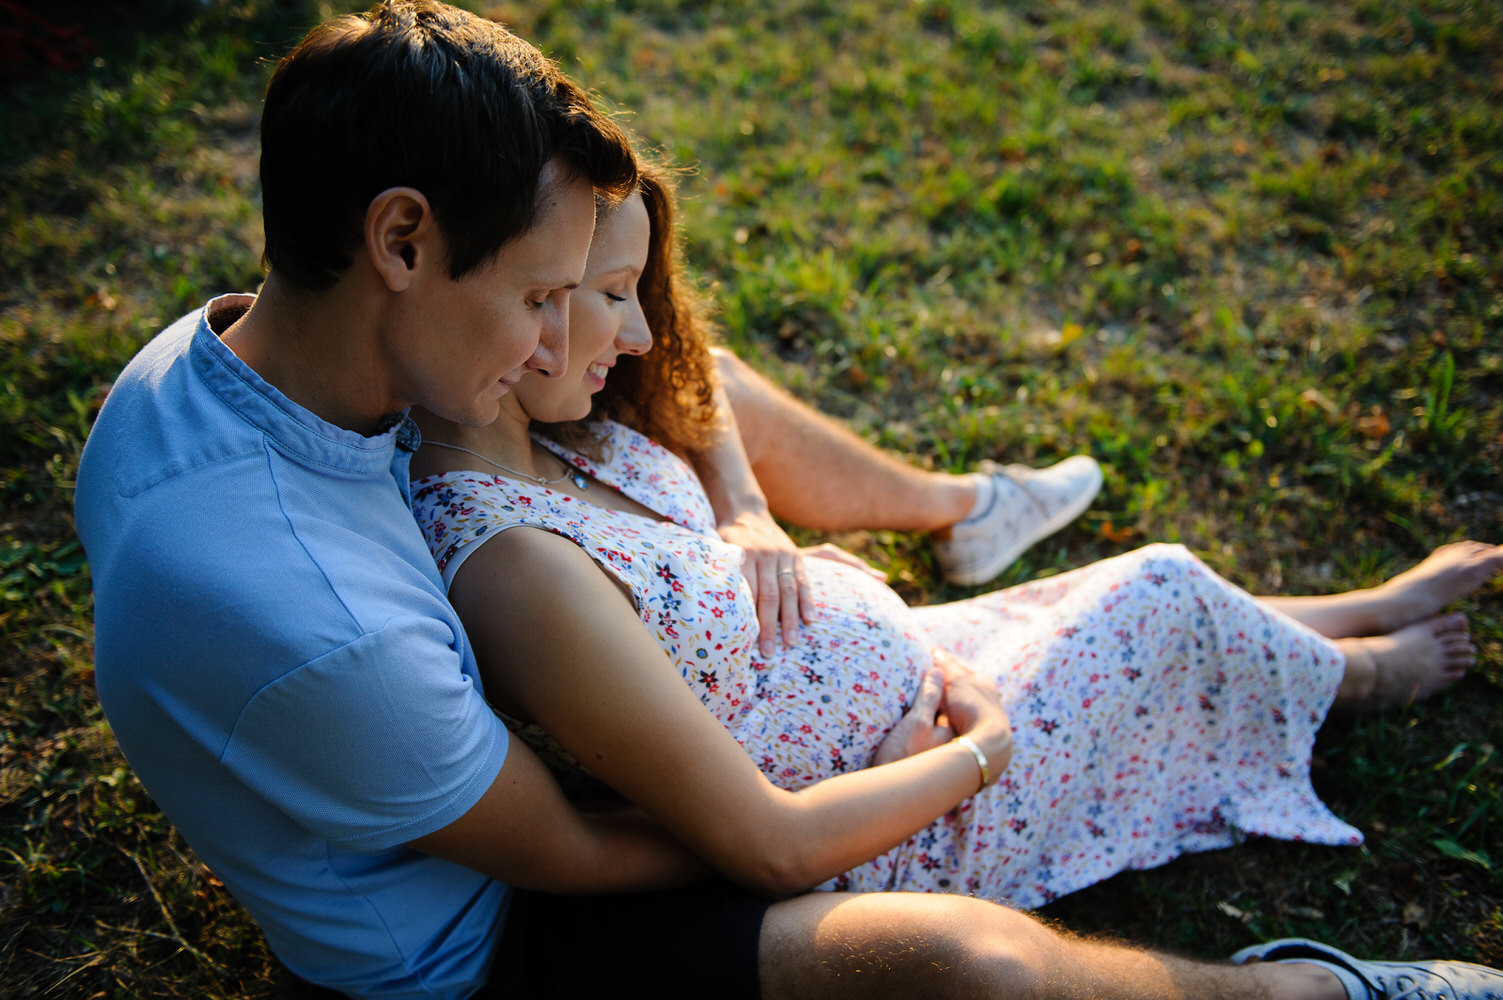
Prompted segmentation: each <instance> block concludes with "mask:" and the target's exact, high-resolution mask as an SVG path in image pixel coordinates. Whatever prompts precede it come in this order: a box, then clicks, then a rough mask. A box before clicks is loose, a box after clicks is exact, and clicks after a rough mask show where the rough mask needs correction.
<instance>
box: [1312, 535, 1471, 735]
mask: <svg viewBox="0 0 1503 1000" xmlns="http://www.w3.org/2000/svg"><path fill="white" fill-rule="evenodd" d="M1422 565H1423V564H1422ZM1336 645H1337V646H1339V647H1340V648H1341V651H1342V652H1343V653H1345V654H1346V672H1345V673H1344V674H1343V675H1342V677H1341V686H1340V687H1339V688H1338V689H1337V691H1336V702H1335V705H1334V706H1333V707H1335V708H1341V709H1348V710H1361V709H1377V708H1391V707H1394V706H1398V705H1407V704H1409V703H1410V702H1412V701H1419V700H1421V699H1424V698H1429V697H1431V696H1432V695H1435V694H1438V693H1440V692H1441V691H1444V690H1445V689H1446V688H1448V687H1450V686H1451V685H1452V684H1455V683H1456V682H1457V681H1459V680H1461V678H1462V677H1464V676H1465V675H1466V672H1467V670H1468V668H1470V667H1471V666H1472V665H1473V664H1474V663H1476V662H1477V647H1476V646H1474V645H1473V644H1472V636H1471V632H1470V631H1469V630H1468V628H1467V621H1466V615H1438V616H1436V617H1434V618H1431V619H1428V620H1426V621H1422V622H1418V623H1416V624H1414V625H1409V626H1406V627H1404V628H1401V629H1399V630H1398V631H1396V632H1391V633H1389V634H1388V635H1380V636H1372V637H1369V638H1362V639H1338V640H1336Z"/></svg>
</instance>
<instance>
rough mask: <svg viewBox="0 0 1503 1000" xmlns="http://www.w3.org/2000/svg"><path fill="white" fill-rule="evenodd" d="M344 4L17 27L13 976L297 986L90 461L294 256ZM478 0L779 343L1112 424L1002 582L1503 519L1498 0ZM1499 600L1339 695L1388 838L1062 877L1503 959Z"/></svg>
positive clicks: (1181, 942)
mask: <svg viewBox="0 0 1503 1000" xmlns="http://www.w3.org/2000/svg"><path fill="white" fill-rule="evenodd" d="M331 8H332V9H335V10H338V9H345V7H344V6H342V5H341V4H331V3H328V2H320V3H305V2H300V0H234V2H231V0H209V2H208V3H206V4H199V3H197V2H184V3H181V4H178V5H176V6H175V7H174V6H173V5H172V4H171V3H152V2H147V0H122V2H121V3H118V4H113V5H109V6H107V7H106V6H104V5H94V4H87V3H84V2H82V0H59V2H58V3H55V4H52V5H49V6H48V7H46V8H45V9H46V13H47V18H48V20H49V22H50V24H51V27H49V26H48V25H43V24H40V23H38V22H36V21H27V22H26V23H24V24H21V23H18V24H17V25H16V26H17V27H19V28H20V29H21V31H22V37H23V41H24V43H25V47H24V48H23V49H22V50H21V52H22V57H21V58H19V59H16V60H11V61H10V62H9V63H8V64H7V65H5V66H3V67H0V71H3V72H4V73H5V74H6V75H5V76H4V77H3V78H0V88H3V93H0V247H3V250H4V254H3V258H0V259H3V261H4V266H3V268H0V420H3V428H4V429H3V431H0V638H3V641H0V995H4V996H7V997H18V998H19V997H74V996H77V997H180V996H187V995H194V996H200V997H207V998H216V997H246V996H249V997H264V996H273V995H277V986H276V975H275V973H274V971H273V966H272V964H271V961H270V958H269V956H268V953H267V951H266V949H265V946H264V943H263V942H262V939H261V936H260V933H259V932H258V931H257V930H256V928H255V927H254V926H253V925H252V924H251V923H250V922H249V920H248V919H247V918H246V917H245V915H244V914H243V912H242V911H241V910H240V909H239V908H238V906H237V905H236V904H235V903H234V902H233V900H231V899H230V898H229V897H228V896H227V894H226V893H225V892H224V891H223V888H222V887H221V886H220V885H219V883H218V882H217V880H215V878H214V877H213V874H212V873H211V872H209V871H208V870H207V869H205V868H204V867H202V866H201V865H200V864H199V863H198V862H197V860H196V859H195V858H194V857H193V855H192V852H191V851H190V850H189V849H188V848H187V846H186V845H185V844H184V843H183V842H182V841H181V839H180V838H178V837H177V836H176V835H175V834H174V833H173V832H172V830H171V828H170V827H169V826H168V825H167V823H166V822H165V821H164V820H163V818H162V816H161V815H160V813H158V812H157V811H156V809H155V806H154V805H153V803H152V801H151V800H150V798H149V797H148V796H147V795H146V794H145V793H144V792H143V791H142V790H141V788H140V787H139V785H137V783H136V781H135V779H134V777H133V776H132V774H131V771H130V769H129V768H128V767H127V766H126V764H125V762H124V761H123V759H122V758H121V757H120V756H119V753H118V751H117V750H116V749H115V746H114V743H113V740H112V738H111V736H110V731H109V728H108V725H107V724H106V723H105V721H104V719H103V718H102V716H101V714H100V712H99V709H98V705H97V703H96V700H95V697H94V690H93V682H92V646H91V638H92V626H91V597H90V590H89V575H88V567H87V565H86V563H85V561H84V558H83V554H82V552H81V550H80V548H79V546H78V544H77V542H76V540H75V539H74V535H73V529H72V522H71V503H72V481H73V476H74V473H75V470H76V467H77V460H78V454H79V449H80V448H81V446H82V444H83V440H84V438H85V436H86V434H87V432H88V428H89V424H90V421H91V419H92V416H93V414H94V412H95V410H96V409H97V407H98V404H99V403H100V401H101V400H102V398H103V396H104V393H105V392H106V389H107V387H108V385H109V383H110V380H111V379H112V378H113V376H114V375H115V373H116V372H117V371H118V370H119V368H120V367H121V366H122V365H123V364H124V362H125V361H126V360H127V359H128V358H129V357H130V355H131V354H132V353H134V351H135V350H136V349H137V348H138V347H139V346H140V345H141V344H142V343H144V342H145V341H146V340H147V339H148V338H149V337H150V336H151V335H152V334H153V333H155V332H156V331H157V330H158V329H160V328H161V327H162V326H164V325H165V324H166V323H167V322H168V321H170V320H171V319H173V318H175V317H176V316H178V315H179V314H181V313H183V312H185V311H187V310H189V309H191V308H194V307H196V306H197V305H199V304H200V303H201V301H202V300H203V299H204V298H206V297H208V296H209V295H211V294H215V293H218V292H222V291H231V290H246V289H253V288H254V287H255V285H256V284H257V282H258V280H259V275H260V270H259V263H258V260H259V254H260V221H259V211H258V205H257V184H256V155H257V136H256V123H257V115H258V102H259V93H260V90H261V88H262V86H263V85H264V81H265V77H266V74H267V72H268V71H269V66H270V63H269V60H274V59H275V58H276V57H277V56H279V55H280V54H282V53H283V52H285V51H286V50H287V49H288V48H289V47H290V45H291V44H292V43H293V42H295V41H296V39H297V38H298V37H300V36H301V34H302V33H303V31H304V30H305V29H306V28H307V27H308V26H309V25H310V24H311V23H313V22H314V21H316V20H319V19H321V18H322V17H324V16H325V15H327V14H328V13H330V12H331ZM480 9H483V10H485V11H486V12H487V13H490V14H492V15H494V16H496V17H498V18H500V19H502V20H504V21H506V22H508V23H509V24H511V25H512V26H513V27H514V28H515V29H516V30H518V31H519V32H520V33H521V34H522V35H524V36H525V37H527V38H529V39H531V40H533V41H535V42H537V43H538V44H539V45H540V46H542V47H543V48H544V49H545V50H547V51H548V52H550V53H551V54H552V55H554V56H555V57H556V58H558V59H559V60H560V61H561V62H562V63H563V64H564V65H565V67H566V68H567V69H569V70H570V72H571V73H573V74H574V75H575V76H576V77H577V78H579V79H581V80H583V81H585V82H586V83H587V84H589V85H590V86H592V87H594V88H596V89H597V90H598V91H599V92H600V93H601V94H602V95H604V96H605V98H606V99H607V100H608V102H609V103H611V104H612V105H613V106H614V107H616V108H618V109H621V110H622V111H623V113H625V112H626V111H627V109H630V117H629V123H630V125H631V127H632V128H633V129H634V130H635V131H636V132H637V133H638V134H639V135H640V136H641V137H642V139H643V140H644V141H645V142H647V143H649V144H651V145H653V146H656V147H659V148H661V149H663V150H664V151H666V152H667V153H668V154H669V155H670V156H672V157H673V158H674V159H675V160H677V161H678V162H681V163H684V164H689V165H693V166H694V167H696V168H697V170H696V172H695V173H694V174H693V175H692V176H691V177H688V178H686V180H685V183H684V192H685V194H686V196H687V201H686V206H685V212H684V215H685V222H686V226H687V230H688V234H689V237H690V255H691V258H692V259H693V261H694V263H695V265H696V267H697V270H698V272H699V274H700V275H701V277H702V278H703V280H704V281H705V282H706V283H707V284H710V285H712V286H713V287H714V288H715V290H716V293H717V297H718V301H719V303H720V305H721V313H720V323H721V326H722V330H723V335H724V339H725V340H726V341H727V342H728V343H729V344H731V345H732V346H734V347H735V348H736V349H737V350H738V351H740V352H741V353H742V354H743V356H745V357H747V358H748V359H749V360H751V361H752V362H753V363H755V364H756V365H757V366H758V367H759V368H761V369H762V370H764V371H766V372H768V373H769V374H771V375H772V376H773V377H775V378H776V379H778V380H780V381H781V382H783V383H784V384H786V385H788V386H790V387H791V388H793V389H794V390H795V391H796V392H797V393H799V394H800V395H802V396H804V397H805V398H807V399H809V400H811V401H814V402H816V403H817V404H818V405H819V406H821V407H822V408H824V409H825V410H827V411H829V412H832V413H835V414H838V415H840V416H842V417H844V418H846V419H848V420H849V421H850V422H851V424H852V425H853V426H855V427H856V428H857V429H858V430H860V431H861V432H862V433H864V434H866V435H867V436H869V437H870V438H871V439H873V440H875V441H878V442H880V443H881V444H883V445H885V446H887V447H890V448H893V449H896V450H900V451H903V452H906V453H908V454H910V455H912V456H914V457H915V460H917V461H920V462H923V463H927V464H932V465H933V466H935V467H943V468H951V469H961V468H964V467H965V466H967V465H968V464H970V463H972V462H974V461H976V460H978V459H981V458H989V457H995V458H1001V459H1004V460H1009V461H1030V462H1040V463H1041V462H1045V461H1049V460H1052V459H1054V458H1056V457H1059V456H1063V455H1065V454H1068V453H1071V452H1078V451H1089V452H1090V453H1092V454H1094V455H1095V456H1096V457H1097V458H1098V459H1100V460H1101V462H1102V463H1103V464H1104V465H1105V466H1106V468H1107V486H1106V489H1105V491H1104V493H1103V494H1102V496H1101V498H1100V499H1099V500H1098V501H1097V503H1096V504H1095V506H1094V507H1093V508H1092V509H1091V511H1090V512H1089V513H1088V514H1087V515H1086V516H1085V517H1084V518H1082V519H1081V520H1080V521H1079V522H1078V523H1077V524H1076V525H1075V526H1073V527H1071V528H1069V529H1068V530H1066V531H1065V532H1063V533H1061V534H1060V535H1058V536H1056V537H1055V538H1053V539H1051V540H1049V541H1047V542H1045V543H1044V544H1042V545H1040V546H1038V547H1037V548H1035V549H1034V550H1032V551H1030V552H1029V553H1028V554H1027V555H1026V556H1025V557H1024V559H1023V560H1022V561H1020V562H1019V563H1018V564H1016V565H1015V566H1013V567H1011V568H1010V569H1009V570H1008V571H1007V572H1006V573H1005V574H1004V575H1003V577H1002V578H1001V580H1000V581H999V583H1001V584H1012V583H1017V582H1021V581H1023V580H1026V579H1029V578H1032V577H1036V576H1039V575H1043V574H1050V573H1055V572H1059V571H1061V570H1063V569H1067V568H1070V567H1073V566H1077V565H1080V564H1082V563H1085V562H1087V561H1090V560H1092V559H1097V558H1100V557H1103V556H1107V555H1111V554H1114V553H1117V552H1121V551H1125V550H1127V549H1129V548H1132V547H1134V546H1136V545H1138V544H1141V543H1142V542H1144V541H1149V540H1167V541H1178V542H1182V543H1184V544H1185V545H1188V546H1189V547H1190V548H1191V549H1193V550H1194V551H1196V552H1197V553H1198V554H1200V555H1201V556H1202V557H1203V558H1205V559H1206V560H1207V561H1208V562H1209V563H1210V564H1211V565H1212V566H1213V567H1214V568H1215V569H1217V570H1218V571H1219V572H1221V573H1223V574H1224V575H1226V576H1227V577H1229V578H1230V579H1232V580H1234V581H1235V582H1237V583H1239V584H1241V585H1243V586H1245V587H1247V588H1249V589H1251V590H1253V591H1254V592H1265V593H1266V592H1290V593H1316V592H1327V591H1332V590H1338V589H1346V588H1349V587H1355V586H1365V585H1369V584H1372V583H1375V582H1377V581H1378V580H1380V579H1382V578H1384V577H1385V576H1388V575H1391V574H1392V573H1394V572H1396V571H1397V570H1399V569H1402V568H1404V567H1406V566H1407V565H1409V564H1411V563H1412V562H1414V561H1416V560H1417V559H1418V558H1420V557H1421V556H1422V555H1423V554H1424V553H1425V552H1426V551H1428V550H1429V549H1430V548H1432V547H1433V546H1435V545H1437V544H1439V543H1441V542H1445V541H1448V540H1452V539H1455V538H1460V537H1468V536H1469V537H1477V538H1485V539H1490V540H1495V541H1496V540H1503V334H1500V330H1503V3H1499V2H1496V0H1492V2H1459V0H1458V2H1452V0H1437V2H1427V3H1414V4H1408V3H1406V4H1393V3H1383V2H1378V0H1361V2H1343V0H1333V2H1331V3H1326V4H1315V3H1309V2H1304V0H1286V2H1273V0H1268V2H1261V0H1223V2H1218V3H1204V2H1171V0H1128V2H1123V3H1120V4H1114V5H1104V4H1091V3H1085V2H1082V0H1052V2H1048V3H1044V2H1040V3H1032V4H1016V5H1010V4H1009V5H1004V4H982V3H973V2H966V0H912V2H904V3H891V4H857V3H850V4H843V3H837V2H834V0H802V2H799V0H763V2H760V3H750V2H727V3H716V4H712V3H707V2H700V0H643V2H623V3H616V4H611V3H607V2H602V0H575V2H572V3H567V4H566V3H562V2H545V0H538V2H531V0H528V2H523V0H516V2H504V3H500V4H496V5H493V6H489V7H484V6H483V7H481V8H480ZM19 16H20V15H17V14H14V13H10V12H5V13H0V28H5V27H7V26H8V25H7V22H6V21H5V20H4V19H5V18H13V19H14V18H18V17H19ZM54 28H56V29H57V30H53V29H54ZM74 28H76V30H69V29H74ZM839 540H840V541H842V542H843V543H845V544H847V545H848V546H850V547H852V548H854V549H855V550H856V551H858V552H860V553H861V554H862V555H864V556H866V557H867V558H869V559H872V560H873V561H875V562H878V563H880V564H882V565H884V566H886V567H887V568H889V569H890V571H891V574H892V579H893V581H894V583H895V585H896V586H897V587H898V588H899V589H900V590H901V591H902V592H903V593H904V595H905V596H907V597H908V598H910V599H911V600H914V601H936V600H944V599H950V598H954V597H958V596H963V595H964V594H965V593H968V592H969V591H961V590H957V589H954V588H946V587H944V586H942V585H940V584H939V583H938V582H937V579H936V576H935V574H934V572H933V567H932V563H931V557H930V555H929V551H928V549H927V547H926V546H925V544H924V542H923V540H922V539H918V538H914V537H911V536H907V535H901V534H892V533H886V532H874V533H870V534H862V535H852V536H848V537H845V538H842V539H839ZM1464 610H1467V611H1468V612H1469V613H1470V614H1471V616H1472V628H1473V631H1474V634H1475V637H1476V640H1477V645H1478V648H1479V657H1480V661H1481V662H1480V666H1479V668H1478V669H1477V670H1476V671H1475V673H1474V675H1473V676H1471V677H1469V678H1468V679H1467V680H1465V681H1464V682H1463V683H1461V684H1460V685H1458V686H1457V687H1456V688H1455V689H1454V690H1453V691H1452V692H1451V693H1449V694H1447V695H1446V696H1444V697H1441V698H1439V699H1437V700H1435V701H1433V702H1431V703H1428V704H1425V705H1423V706H1421V707H1418V708H1415V709H1413V710H1409V711H1391V712H1388V713H1385V714H1383V715H1381V716H1375V717H1366V718H1361V719H1338V720H1333V721H1332V722H1331V723H1329V724H1328V725H1327V726H1326V727H1325V729H1324V730H1323V731H1322V735H1321V738H1320V741H1319V743H1318V745H1317V747H1316V759H1315V777H1316V784H1317V788H1318V789H1319V790H1320V792H1321V794H1322V795H1323V796H1324V797H1325V798H1326V800H1327V801H1328V802H1329V803H1330V805H1331V806H1332V808H1333V809H1334V810H1335V811H1336V812H1337V813H1338V814H1339V815H1341V816H1342V817H1344V818H1345V819H1347V820H1348V821H1350V822H1352V823H1353V824H1355V825H1356V826H1358V827H1359V828H1360V829H1362V830H1363V831H1364V832H1365V833H1366V835H1367V843H1366V845H1365V846H1364V847H1362V848H1359V849H1334V848H1313V847H1308V846H1302V845H1296V844H1284V843H1268V842H1255V843H1248V844H1245V845H1242V846H1240V847H1238V848H1236V849H1234V850H1231V851H1223V852H1217V853H1213V854H1207V855H1200V856H1196V857H1191V858H1186V859H1182V860H1180V861H1178V862H1175V863H1174V864H1171V865H1169V866H1167V867H1165V868H1163V869H1159V870H1155V871H1152V872H1146V873H1129V874H1126V875H1122V876H1119V877H1118V878H1115V879H1113V880H1111V881H1110V882H1108V883H1106V884H1104V885H1101V886H1098V887H1096V888H1093V889H1091V890H1088V891H1085V892H1082V893H1079V894H1077V895H1075V896H1072V897H1069V898H1067V899H1064V900H1061V901H1059V902H1056V903H1054V904H1051V905H1050V906H1049V907H1048V908H1047V909H1046V911H1045V913H1046V915H1048V916H1050V917H1051V918H1054V919H1056V920H1058V921H1060V922H1061V923H1063V924H1064V925H1066V926H1069V927H1073V928H1076V929H1079V930H1084V931H1112V932H1115V933H1118V934H1121V935H1123V936H1126V937H1128V938H1130V939H1133V940H1136V941H1140V942H1144V943H1151V944H1155V945H1160V946H1166V947H1171V948H1175V949H1180V950H1184V951H1187V952H1191V953H1194V954H1201V955H1208V956H1215V955H1222V954H1226V953H1228V952H1230V951H1232V950H1234V949H1236V948H1238V947H1240V946H1242V945H1244V944H1247V943H1249V942H1251V941H1253V940H1254V939H1257V938H1261V937H1267V936H1274V935H1284V934H1300V935H1309V936H1316V937H1323V938H1333V939H1336V940H1339V941H1341V942H1343V943H1344V944H1346V945H1347V946H1348V947H1350V948H1351V949H1352V950H1353V951H1357V952H1366V953H1374V954H1377V953H1384V954H1390V955H1395V956H1423V955H1427V954H1437V953H1445V954H1448V955H1453V956H1457V957H1463V958H1470V959H1472V960H1477V961H1487V962H1492V963H1495V964H1503V789H1500V784H1503V753H1500V751H1499V747H1503V588H1500V587H1499V586H1497V585H1493V586H1492V587H1490V588H1488V589H1487V590H1485V591H1484V592H1483V593H1481V594H1480V595H1478V596H1477V597H1476V599H1475V600H1473V601H1470V602H1468V603H1467V604H1466V606H1465V608H1464Z"/></svg>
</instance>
